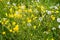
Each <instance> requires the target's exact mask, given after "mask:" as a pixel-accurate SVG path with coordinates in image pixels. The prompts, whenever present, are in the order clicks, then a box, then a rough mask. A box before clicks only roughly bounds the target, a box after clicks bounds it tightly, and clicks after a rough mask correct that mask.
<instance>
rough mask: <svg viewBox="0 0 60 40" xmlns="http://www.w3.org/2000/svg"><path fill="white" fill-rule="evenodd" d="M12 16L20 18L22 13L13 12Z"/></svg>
mask: <svg viewBox="0 0 60 40" xmlns="http://www.w3.org/2000/svg"><path fill="white" fill-rule="evenodd" d="M14 17H15V18H22V14H19V13H14Z"/></svg>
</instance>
